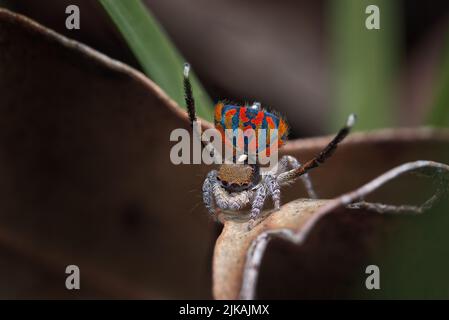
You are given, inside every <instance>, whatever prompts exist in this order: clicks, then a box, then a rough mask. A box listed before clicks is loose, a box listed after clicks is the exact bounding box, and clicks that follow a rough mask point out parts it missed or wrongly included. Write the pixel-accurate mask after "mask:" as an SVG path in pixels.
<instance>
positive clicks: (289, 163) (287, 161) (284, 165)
mask: <svg viewBox="0 0 449 320" xmlns="http://www.w3.org/2000/svg"><path fill="white" fill-rule="evenodd" d="M300 166H301V163H300V162H299V161H298V159H296V158H295V157H292V156H289V155H286V156H283V157H282V158H281V160H279V164H278V169H277V175H279V174H281V173H284V172H287V171H289V170H291V169H297V168H299V167H300ZM300 178H301V180H302V183H303V184H304V187H305V188H306V191H307V194H308V195H309V197H310V198H311V199H318V197H317V195H316V192H315V189H314V188H313V184H312V179H310V176H309V174H308V173H305V174H303V175H302V176H300Z"/></svg>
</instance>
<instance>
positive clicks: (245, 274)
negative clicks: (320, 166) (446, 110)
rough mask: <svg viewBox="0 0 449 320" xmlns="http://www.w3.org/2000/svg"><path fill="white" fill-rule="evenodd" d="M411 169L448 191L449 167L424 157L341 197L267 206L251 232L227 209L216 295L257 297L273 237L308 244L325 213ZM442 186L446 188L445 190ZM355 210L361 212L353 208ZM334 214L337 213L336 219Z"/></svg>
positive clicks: (219, 249) (244, 221) (216, 270)
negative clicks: (269, 208) (262, 266)
mask: <svg viewBox="0 0 449 320" xmlns="http://www.w3.org/2000/svg"><path fill="white" fill-rule="evenodd" d="M408 172H421V173H422V174H424V173H425V175H427V176H430V177H431V178H432V179H433V180H435V181H436V182H438V183H437V188H444V189H445V190H444V191H448V190H447V189H448V184H449V166H448V165H445V164H441V163H436V162H432V161H422V160H421V161H416V162H409V163H405V164H402V165H400V166H398V167H396V168H393V169H391V170H389V171H388V172H386V173H384V174H382V175H381V176H379V177H377V178H376V179H374V180H372V181H370V182H369V183H367V184H365V185H364V186H362V187H360V188H358V189H357V190H355V191H353V192H350V193H347V194H344V195H342V196H340V197H338V198H336V199H332V200H312V199H298V200H295V201H292V202H290V203H287V204H285V205H284V206H282V207H281V209H280V210H279V211H276V212H269V211H267V212H266V213H265V216H262V217H261V218H260V219H259V222H258V225H256V226H255V227H254V228H253V229H252V230H251V231H248V219H247V217H246V219H245V217H242V216H241V215H235V216H234V215H229V214H226V213H222V217H221V219H222V221H223V223H224V228H223V232H222V234H221V235H220V237H219V238H218V239H217V243H216V246H215V253H214V262H213V263H214V269H213V277H214V278H213V289H214V296H215V298H218V299H237V298H240V299H254V298H255V293H256V283H257V278H258V276H259V272H260V264H261V261H262V259H263V255H264V253H265V250H266V247H267V245H268V242H269V241H270V240H271V239H272V238H274V237H277V238H281V239H283V240H286V241H289V242H291V243H294V244H296V245H302V244H303V243H304V241H305V239H306V237H307V236H308V234H309V233H310V232H311V231H312V229H313V228H314V226H315V225H316V224H317V223H318V221H320V219H322V218H323V217H324V216H326V215H330V214H332V213H334V212H336V211H337V210H338V209H340V210H341V209H345V208H346V207H347V206H348V205H349V204H352V203H356V202H359V201H361V200H363V199H365V198H366V197H367V196H368V195H370V194H371V193H373V192H374V191H376V190H377V189H378V188H380V187H382V186H383V185H385V184H387V183H389V182H391V181H392V180H394V179H396V178H398V177H399V176H401V175H403V174H405V173H408ZM438 180H439V181H438ZM437 191H438V192H442V191H443V190H437ZM377 214H380V213H377ZM352 215H357V214H356V213H352ZM334 216H335V215H333V216H331V218H332V219H333V218H334ZM355 219H360V220H361V221H363V217H362V216H360V215H359V217H355ZM350 231H351V230H350ZM379 231H380V230H379ZM350 234H352V235H355V233H354V232H350ZM354 240H355V239H354ZM343 250H345V251H346V254H347V255H350V250H351V247H346V248H343ZM343 256H344V255H343ZM292 277H293V275H292Z"/></svg>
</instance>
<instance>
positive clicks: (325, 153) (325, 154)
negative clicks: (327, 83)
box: [278, 114, 356, 185]
mask: <svg viewBox="0 0 449 320" xmlns="http://www.w3.org/2000/svg"><path fill="white" fill-rule="evenodd" d="M355 121H356V116H355V114H350V115H349V117H348V120H347V121H346V125H345V126H344V127H343V128H341V129H340V131H338V133H337V135H336V136H335V137H334V139H332V141H331V142H329V144H328V145H327V146H326V147H325V148H324V149H323V150H322V151H321V152H320V153H319V154H318V155H316V156H315V157H314V158H313V159H311V160H309V161H307V162H306V163H305V164H304V165H302V166H301V167H299V168H296V169H293V170H290V171H288V172H285V173H282V174H280V175H279V176H278V182H279V184H280V185H282V184H284V183H288V182H291V181H292V180H294V179H296V178H298V177H300V176H302V175H303V174H305V173H307V172H308V171H310V170H312V169H314V168H316V167H318V166H320V165H321V164H323V163H324V162H325V161H326V160H327V159H329V158H330V156H332V154H333V153H334V151H335V149H337V147H338V144H339V143H340V142H341V141H343V139H344V138H346V136H347V135H348V134H349V132H350V131H351V128H352V127H353V126H354V124H355Z"/></svg>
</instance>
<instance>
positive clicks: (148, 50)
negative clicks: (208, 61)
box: [100, 0, 213, 121]
mask: <svg viewBox="0 0 449 320" xmlns="http://www.w3.org/2000/svg"><path fill="white" fill-rule="evenodd" d="M100 2H101V4H102V5H103V7H104V9H105V10H106V11H107V13H108V14H109V16H110V17H111V19H112V21H113V22H114V23H115V25H116V26H117V28H118V29H119V31H120V32H121V34H122V35H123V37H124V38H125V40H126V42H127V43H128V45H129V47H130V48H131V50H132V51H133V53H134V54H135V56H136V57H137V60H138V61H139V62H140V64H141V66H142V68H143V70H144V72H145V73H146V74H147V75H148V76H149V77H150V78H151V79H152V80H153V81H154V82H156V83H157V84H158V85H159V86H160V87H161V88H162V89H163V90H164V91H165V92H166V93H167V94H168V95H169V96H170V97H171V98H172V99H173V100H175V101H176V102H178V104H179V105H181V106H184V98H183V87H182V85H183V82H182V71H183V64H184V62H185V60H184V59H183V58H182V56H181V54H180V53H179V52H178V50H177V49H176V48H175V46H174V45H173V44H172V42H171V41H170V40H169V38H168V36H167V35H166V34H165V32H164V31H163V29H162V27H161V26H160V25H159V23H158V22H157V21H156V19H155V18H154V17H153V16H152V14H151V13H150V12H149V10H148V9H147V8H146V7H145V6H144V5H143V3H142V2H141V1H140V0H100ZM193 68H195V66H193ZM191 81H192V87H193V91H194V92H193V93H194V95H195V100H196V104H197V113H198V115H199V116H200V117H201V118H203V119H206V120H209V121H211V120H212V118H213V104H212V100H211V99H210V98H209V97H208V95H207V94H206V92H205V91H204V88H203V87H202V86H201V84H200V83H199V81H198V79H197V78H196V77H195V75H193V74H192V76H191Z"/></svg>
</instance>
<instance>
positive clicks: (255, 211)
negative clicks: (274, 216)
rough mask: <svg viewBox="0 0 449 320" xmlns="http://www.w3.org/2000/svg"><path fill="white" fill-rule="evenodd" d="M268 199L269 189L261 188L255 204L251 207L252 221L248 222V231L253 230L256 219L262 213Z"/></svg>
mask: <svg viewBox="0 0 449 320" xmlns="http://www.w3.org/2000/svg"><path fill="white" fill-rule="evenodd" d="M266 197H267V189H266V188H265V187H264V186H260V187H259V188H258V189H257V191H256V195H255V196H254V200H253V204H252V206H251V213H250V215H249V217H250V220H249V222H248V229H252V227H253V225H254V222H255V220H256V218H257V217H258V216H259V214H260V211H261V210H262V208H263V204H264V202H265V198H266Z"/></svg>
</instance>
